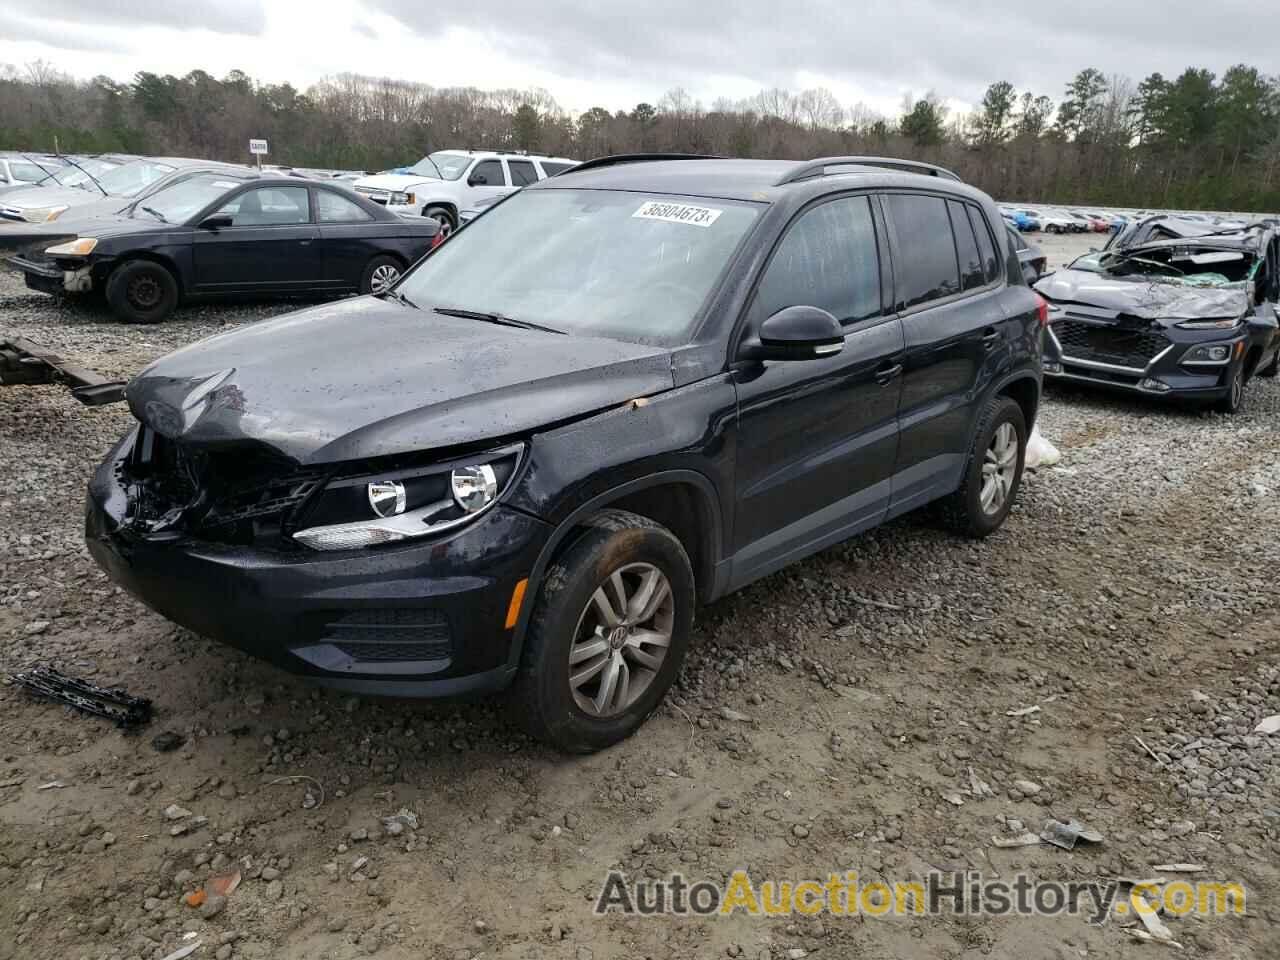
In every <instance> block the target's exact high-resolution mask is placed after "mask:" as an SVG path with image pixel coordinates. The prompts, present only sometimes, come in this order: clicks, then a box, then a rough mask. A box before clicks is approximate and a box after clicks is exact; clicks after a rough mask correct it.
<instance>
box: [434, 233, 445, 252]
mask: <svg viewBox="0 0 1280 960" xmlns="http://www.w3.org/2000/svg"><path fill="white" fill-rule="evenodd" d="M444 236H445V234H444V231H443V230H437V231H436V235H435V236H434V237H432V238H431V249H432V250H434V249H435V248H436V247H438V246H440V244H442V243H444Z"/></svg>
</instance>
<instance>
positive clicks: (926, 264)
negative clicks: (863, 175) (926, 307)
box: [886, 193, 960, 310]
mask: <svg viewBox="0 0 1280 960" xmlns="http://www.w3.org/2000/svg"><path fill="white" fill-rule="evenodd" d="M886 200H887V201H888V207H889V215H890V216H891V217H892V218H893V226H894V232H895V233H896V234H897V238H898V250H899V252H900V256H898V258H897V262H896V263H895V270H894V272H895V274H896V280H897V293H898V306H899V309H903V310H905V309H909V308H910V307H914V306H917V305H919V304H922V303H928V302H929V301H930V300H940V299H942V298H943V297H950V296H954V295H955V294H957V293H959V292H960V269H959V266H958V265H957V262H956V245H955V240H954V239H953V237H952V235H951V218H950V217H948V216H947V202H946V201H945V200H943V199H942V198H941V197H932V196H927V195H925V194H917V193H894V194H889V196H888V197H886Z"/></svg>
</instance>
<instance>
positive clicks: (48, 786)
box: [36, 780, 66, 790]
mask: <svg viewBox="0 0 1280 960" xmlns="http://www.w3.org/2000/svg"><path fill="white" fill-rule="evenodd" d="M65 786H66V784H65V783H63V782H62V781H61V780H50V781H49V782H48V783H42V784H40V786H38V787H36V789H37V790H61V789H62V788H63V787H65Z"/></svg>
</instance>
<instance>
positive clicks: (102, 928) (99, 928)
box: [89, 915, 111, 934]
mask: <svg viewBox="0 0 1280 960" xmlns="http://www.w3.org/2000/svg"><path fill="white" fill-rule="evenodd" d="M89 926H90V928H91V929H92V930H93V932H94V933H97V934H105V933H106V932H107V931H108V930H110V929H111V918H110V917H108V916H106V915H103V916H98V917H94V918H93V920H92V921H91V922H90V924H89Z"/></svg>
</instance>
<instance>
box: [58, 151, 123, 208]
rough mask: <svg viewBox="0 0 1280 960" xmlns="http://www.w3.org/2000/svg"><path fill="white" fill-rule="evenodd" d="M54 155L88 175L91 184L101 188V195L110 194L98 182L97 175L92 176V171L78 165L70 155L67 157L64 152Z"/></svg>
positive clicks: (106, 195) (107, 195)
mask: <svg viewBox="0 0 1280 960" xmlns="http://www.w3.org/2000/svg"><path fill="white" fill-rule="evenodd" d="M54 156H55V157H57V158H58V159H60V160H65V161H67V163H69V164H71V165H72V166H73V167H75V168H76V169H77V170H79V171H80V172H81V173H83V174H84V175H85V176H86V177H88V178H89V179H90V180H92V181H93V185H94V186H95V187H97V188H98V189H99V190H101V191H102V195H103V196H104V197H109V196H111V194H109V193H107V189H106V187H104V186H103V185H102V184H100V183H99V182H98V178H97V177H95V176H94V175H93V174H92V173H90V172H89V171H88V170H86V169H85V168H84V167H82V166H80V164H78V163H76V162H75V161H74V160H72V159H71V158H70V157H68V156H66V155H65V154H62V153H55V154H54Z"/></svg>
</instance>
